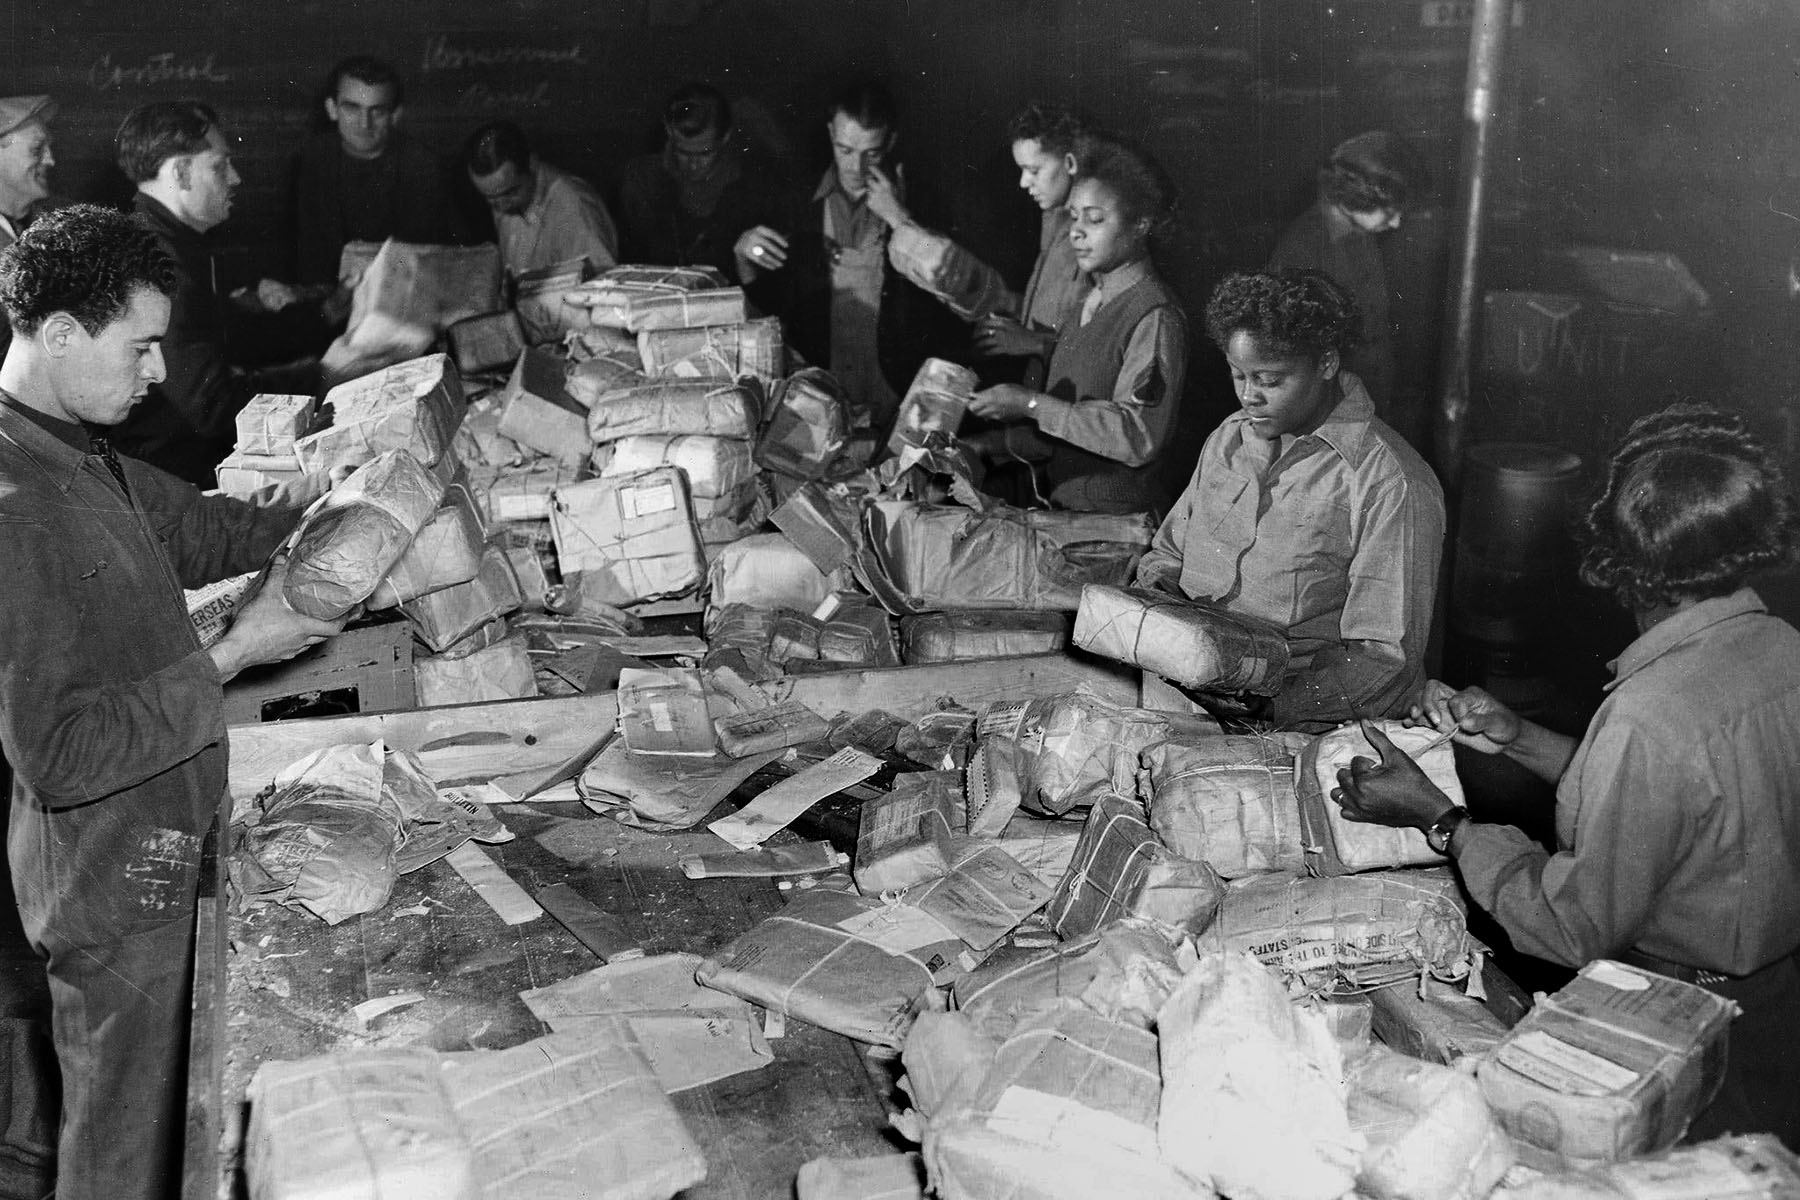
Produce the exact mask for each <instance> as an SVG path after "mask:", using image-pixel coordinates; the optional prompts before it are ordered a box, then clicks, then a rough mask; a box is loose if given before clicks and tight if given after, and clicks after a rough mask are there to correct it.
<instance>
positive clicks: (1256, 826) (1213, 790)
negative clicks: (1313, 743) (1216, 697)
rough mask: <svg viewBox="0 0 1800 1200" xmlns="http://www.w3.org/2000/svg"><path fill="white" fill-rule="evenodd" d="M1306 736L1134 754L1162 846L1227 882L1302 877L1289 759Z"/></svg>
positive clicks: (1195, 741)
mask: <svg viewBox="0 0 1800 1200" xmlns="http://www.w3.org/2000/svg"><path fill="white" fill-rule="evenodd" d="M1310 740H1311V739H1309V738H1308V737H1306V736H1305V735H1304V734H1293V733H1280V732H1274V733H1264V734H1235V733H1234V734H1225V733H1221V734H1215V735H1212V736H1207V737H1184V738H1181V739H1180V740H1172V741H1167V742H1160V743H1157V744H1156V745H1153V746H1150V747H1149V748H1148V749H1146V750H1144V751H1143V752H1142V753H1141V754H1140V755H1139V762H1140V764H1141V765H1140V767H1139V774H1138V794H1139V795H1140V796H1142V797H1143V798H1144V803H1145V805H1146V807H1148V808H1149V810H1150V827H1151V828H1152V829H1154V830H1155V831H1156V836H1157V837H1159V838H1161V839H1162V843H1163V845H1165V846H1167V847H1168V848H1169V849H1171V850H1173V851H1175V853H1177V854H1179V855H1181V856H1183V857H1184V858H1197V859H1200V860H1201V861H1203V862H1206V863H1208V864H1209V865H1211V867H1212V869H1213V870H1215V871H1217V872H1218V873H1219V874H1220V875H1221V876H1222V877H1223V878H1226V879H1241V878H1243V877H1244V876H1246V875H1256V874H1261V873H1263V872H1268V871H1290V872H1291V871H1302V870H1305V869H1306V855H1305V850H1304V844H1303V836H1302V831H1301V827H1300V803H1299V800H1298V799H1297V798H1296V796H1295V793H1294V755H1295V754H1296V753H1297V752H1298V751H1299V750H1301V749H1303V748H1304V747H1305V746H1306V744H1307V743H1308V742H1309V741H1310Z"/></svg>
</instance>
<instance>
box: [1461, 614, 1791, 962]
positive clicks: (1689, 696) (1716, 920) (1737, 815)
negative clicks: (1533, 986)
mask: <svg viewBox="0 0 1800 1200" xmlns="http://www.w3.org/2000/svg"><path fill="white" fill-rule="evenodd" d="M1612 665H1613V670H1614V674H1615V678H1614V680H1613V682H1612V683H1611V684H1609V685H1608V690H1609V691H1610V693H1611V694H1610V695H1609V696H1608V697H1607V698H1606V701H1605V703H1603V704H1602V705H1601V706H1600V710H1599V712H1597V713H1595V715H1594V719H1593V721H1592V723H1590V724H1589V726H1588V729H1587V734H1586V736H1584V737H1583V738H1582V740H1581V744H1580V746H1578V747H1577V748H1576V750H1575V756H1574V757H1573V758H1572V759H1571V760H1570V761H1569V766H1568V769H1567V770H1565V771H1564V772H1563V776H1562V779H1561V781H1560V782H1559V783H1558V784H1557V789H1556V839H1557V844H1558V846H1559V847H1560V849H1559V850H1558V852H1557V853H1556V854H1547V853H1546V852H1545V851H1544V849H1543V847H1542V846H1540V845H1538V844H1537V843H1536V842H1534V841H1532V840H1531V839H1530V838H1528V837H1526V836H1525V835H1524V834H1523V833H1521V832H1520V831H1519V830H1517V829H1515V828H1513V827H1511V826H1508V825H1489V824H1471V825H1467V826H1465V827H1464V828H1463V829H1461V830H1459V831H1458V832H1457V834H1456V837H1455V847H1454V848H1455V852H1456V861H1457V866H1458V867H1459V868H1460V869H1461V871H1462V876H1463V880H1464V882H1465V883H1467V885H1468V888H1469V894H1470V895H1471V896H1473V897H1474V898H1475V900H1476V902H1477V903H1479V904H1480V905H1481V906H1482V907H1483V908H1485V909H1487V910H1488V911H1489V912H1491V913H1492V914H1493V915H1494V916H1495V918H1496V919H1498V920H1499V922H1500V924H1501V925H1502V926H1504V927H1505V929H1506V932H1507V933H1508V935H1510V936H1511V938H1512V942H1513V945H1514V946H1516V947H1517V948H1518V949H1520V950H1523V951H1524V952H1526V953H1527V954H1534V955H1537V956H1538V957H1540V958H1545V959H1549V960H1551V961H1552V962H1558V963H1563V964H1565V965H1567V966H1571V967H1574V966H1581V965H1582V964H1584V963H1587V962H1589V961H1591V960H1593V959H1595V958H1605V957H1610V956H1613V955H1617V954H1619V953H1620V952H1622V951H1625V950H1628V949H1634V948H1635V949H1638V950H1641V951H1643V952H1645V953H1647V954H1652V955H1655V956H1656V957H1658V958H1663V959H1667V960H1669V961H1671V962H1677V963H1681V964H1683V965H1685V966H1691V967H1696V968H1699V969H1701V970H1709V971H1721V972H1724V973H1726V974H1731V975H1747V974H1749V973H1750V972H1752V971H1756V970H1759V969H1761V968H1763V967H1765V966H1768V965H1769V964H1770V963H1773V962H1775V961H1776V960H1778V959H1780V958H1782V957H1784V956H1786V955H1788V954H1791V953H1793V951H1794V949H1795V947H1796V945H1800V632H1797V631H1796V630H1795V629H1794V627H1793V626H1791V625H1789V624H1788V623H1787V622H1786V621H1783V620H1781V619H1780V618H1778V617H1774V616H1771V615H1769V613H1768V610H1767V609H1765V608H1764V607H1763V603H1762V601H1761V599H1760V598H1758V596H1757V595H1756V593H1755V592H1753V591H1751V590H1750V589H1748V588H1745V589H1742V590H1740V591H1738V592H1736V593H1734V594H1732V595H1730V596H1724V597H1719V598H1716V599H1712V600H1705V601H1702V602H1701V603H1699V604H1696V605H1694V606H1693V607H1691V608H1687V609H1683V610H1681V611H1680V612H1677V613H1675V614H1674V615H1673V616H1671V617H1668V618H1667V619H1665V620H1663V621H1661V622H1659V623H1657V624H1656V625H1653V626H1652V627H1651V628H1650V629H1649V630H1648V631H1647V632H1645V633H1644V634H1643V635H1642V636H1641V637H1639V638H1638V639H1637V640H1636V641H1635V642H1633V643H1631V645H1630V646H1628V647H1626V649H1625V652H1624V653H1623V654H1621V655H1620V656H1619V658H1618V659H1617V661H1616V662H1614V663H1613V664H1612Z"/></svg>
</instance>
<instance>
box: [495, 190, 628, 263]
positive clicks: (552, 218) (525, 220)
mask: <svg viewBox="0 0 1800 1200" xmlns="http://www.w3.org/2000/svg"><path fill="white" fill-rule="evenodd" d="M532 173H533V176H534V180H533V186H532V194H531V203H530V204H528V205H526V206H525V211H524V212H522V213H499V212H497V213H495V214H494V232H495V234H496V236H497V237H498V238H499V241H500V261H501V262H502V263H504V264H505V265H506V269H507V270H508V271H511V272H512V273H513V274H514V275H519V274H522V273H524V272H526V271H533V270H536V269H537V268H539V267H553V266H555V265H556V264H557V263H561V262H567V261H568V260H570V259H572V258H585V259H587V260H588V263H589V264H590V265H591V266H592V267H593V268H594V269H595V270H599V271H604V270H606V269H607V268H608V267H612V266H616V265H617V264H618V261H619V232H618V229H617V228H616V227H615V226H614V225H613V219H612V214H611V213H610V212H608V211H607V210H606V204H605V202H604V201H602V200H601V199H600V193H598V192H596V191H595V190H594V188H593V185H591V184H589V183H588V181H587V180H585V179H582V178H581V177H580V176H578V175H571V174H570V173H569V172H567V171H564V170H562V169H561V168H560V167H553V166H551V165H550V164H549V163H543V162H540V163H536V164H534V166H533V171H532Z"/></svg>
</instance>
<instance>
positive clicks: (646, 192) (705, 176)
mask: <svg viewBox="0 0 1800 1200" xmlns="http://www.w3.org/2000/svg"><path fill="white" fill-rule="evenodd" d="M663 138H664V141H663V148H662V150H661V151H660V152H659V153H655V154H645V155H641V156H639V157H637V158H634V159H632V160H631V161H630V162H628V163H626V164H625V171H624V177H623V179H622V180H621V182H620V185H619V216H620V219H621V220H622V221H623V223H624V245H625V253H626V255H627V257H628V258H630V260H631V261H633V262H644V263H658V264H663V265H668V266H682V267H686V266H707V267H715V268H717V269H718V270H719V271H721V272H723V273H724V275H725V277H726V278H728V279H739V278H742V277H743V273H742V272H740V270H739V268H738V262H739V256H740V255H742V256H744V257H746V258H747V257H749V256H750V255H751V253H752V250H753V248H754V247H758V246H762V247H764V253H767V252H768V251H769V250H771V249H773V248H774V246H775V244H776V243H775V240H772V239H779V237H780V234H779V233H778V232H777V230H776V228H775V227H776V226H779V225H781V224H783V222H784V215H783V211H782V206H783V196H782V191H783V189H782V186H781V184H780V182H779V178H778V176H777V174H776V173H775V171H774V170H773V168H772V167H771V166H770V164H768V163H766V162H763V161H760V160H759V159H758V158H756V157H755V156H753V155H751V153H750V151H749V148H748V147H747V146H746V145H745V144H744V142H743V140H742V139H741V138H740V137H739V136H738V133H737V130H736V127H735V126H734V125H733V123H732V114H731V102H730V101H729V100H727V99H726V98H725V94H724V93H723V92H721V91H719V89H718V88H715V87H713V86H712V85H711V84H707V83H687V84H683V85H682V86H681V87H679V88H677V89H676V90H675V91H674V93H672V94H671V95H670V96H669V98H668V100H667V101H666V102H665V103H664V104H663ZM771 265H773V264H772V263H771ZM751 278H754V274H753V273H752V276H751Z"/></svg>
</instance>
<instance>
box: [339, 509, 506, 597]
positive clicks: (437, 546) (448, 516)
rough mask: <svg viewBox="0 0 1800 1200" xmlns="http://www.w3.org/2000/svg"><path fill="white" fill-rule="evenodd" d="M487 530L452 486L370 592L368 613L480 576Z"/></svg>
mask: <svg viewBox="0 0 1800 1200" xmlns="http://www.w3.org/2000/svg"><path fill="white" fill-rule="evenodd" d="M486 534H487V531H486V529H485V527H484V526H483V523H482V520H481V515H480V513H478V512H477V511H476V509H475V501H474V499H473V498H472V497H471V496H470V495H469V491H468V489H467V488H463V487H452V488H449V489H447V490H446V491H445V493H444V503H443V504H442V505H440V506H439V508H438V510H437V512H435V513H433V514H432V515H431V519H430V520H429V521H426V522H425V526H424V528H422V529H420V530H419V532H418V534H417V535H415V536H414V538H413V540H412V542H411V544H410V545H408V546H407V547H406V552H405V553H403V554H402V555H401V556H400V560H399V561H398V562H396V563H395V564H394V565H393V566H392V567H391V568H390V569H389V570H388V573H387V574H386V575H385V576H384V577H383V578H382V580H381V582H380V583H379V584H377V585H376V586H375V591H374V592H373V593H372V594H371V595H370V596H369V601H368V606H369V607H370V608H372V609H380V608H393V607H394V606H396V605H399V604H404V603H405V602H406V601H408V600H413V599H417V598H418V597H420V596H423V595H425V594H426V593H427V592H435V591H438V590H440V589H442V588H447V587H450V586H451V585H453V584H458V583H467V582H468V581H469V580H471V579H473V578H475V576H476V575H478V574H480V572H481V552H482V548H483V546H484V544H485V539H486Z"/></svg>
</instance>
